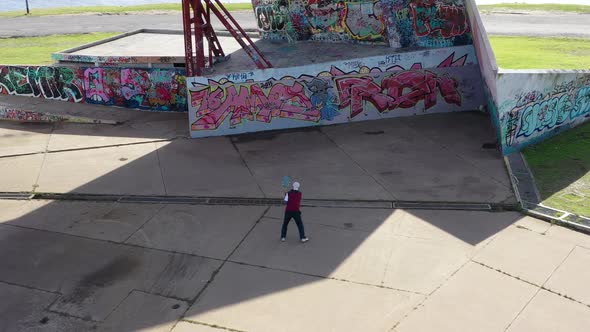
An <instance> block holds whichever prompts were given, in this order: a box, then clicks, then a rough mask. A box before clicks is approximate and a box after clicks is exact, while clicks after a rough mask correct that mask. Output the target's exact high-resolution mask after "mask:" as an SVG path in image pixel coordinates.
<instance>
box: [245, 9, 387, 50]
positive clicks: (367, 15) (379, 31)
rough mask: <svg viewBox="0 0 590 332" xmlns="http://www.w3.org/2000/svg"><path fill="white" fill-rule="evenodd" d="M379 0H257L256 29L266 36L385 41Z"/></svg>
mask: <svg viewBox="0 0 590 332" xmlns="http://www.w3.org/2000/svg"><path fill="white" fill-rule="evenodd" d="M378 2H379V1H378V0H377V1H375V0H357V1H349V2H345V1H341V0H293V1H287V0H257V1H254V2H253V6H254V12H255V14H256V20H257V24H258V28H259V30H260V31H261V32H262V34H263V37H264V38H267V39H289V40H307V39H312V40H321V41H351V40H352V41H368V42H377V43H383V42H384V41H385V23H384V21H383V15H382V13H381V7H380V6H379V5H378Z"/></svg>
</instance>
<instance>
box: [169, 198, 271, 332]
mask: <svg viewBox="0 0 590 332" xmlns="http://www.w3.org/2000/svg"><path fill="white" fill-rule="evenodd" d="M268 210H270V206H268V207H267V208H266V209H264V211H263V212H262V214H261V215H260V217H259V218H258V220H256V222H255V223H254V224H253V225H252V227H250V229H249V230H248V232H247V233H246V234H245V235H244V237H243V238H242V239H241V240H240V242H239V243H238V244H237V245H236V246H235V247H234V249H233V250H232V251H231V252H230V253H229V254H228V255H227V257H225V259H224V260H223V261H222V262H221V264H220V265H219V267H218V268H217V269H216V270H215V271H213V273H212V274H211V278H209V280H208V281H207V283H206V284H205V286H204V287H203V288H202V289H201V290H200V291H199V293H198V294H197V295H196V296H195V297H194V299H193V300H192V301H189V303H188V306H187V307H186V310H185V311H184V312H183V313H182V315H181V316H180V317H181V319H180V320H178V321H177V322H176V323H174V326H173V327H172V329H174V328H175V327H176V324H178V322H179V321H184V320H186V319H185V316H186V314H187V312H188V311H189V309H190V308H191V307H192V306H193V304H195V303H196V302H197V300H198V299H199V298H200V297H201V295H203V294H204V293H205V291H206V290H207V288H209V286H210V285H211V284H212V283H213V281H214V280H215V277H217V275H218V274H219V271H221V269H222V268H223V267H224V266H225V263H227V262H228V261H229V258H230V257H231V256H232V255H233V254H234V253H235V252H236V251H237V250H238V248H239V247H240V246H241V245H242V243H244V241H246V238H247V237H248V236H249V235H250V233H252V231H253V230H254V228H256V226H258V224H259V223H260V222H261V221H262V219H263V218H264V216H265V215H266V213H267V212H268Z"/></svg>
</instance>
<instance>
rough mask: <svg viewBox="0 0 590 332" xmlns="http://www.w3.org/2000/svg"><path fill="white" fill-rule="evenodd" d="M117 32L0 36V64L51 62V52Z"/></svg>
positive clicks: (106, 36) (39, 63)
mask: <svg viewBox="0 0 590 332" xmlns="http://www.w3.org/2000/svg"><path fill="white" fill-rule="evenodd" d="M117 34H118V33H113V32H106V33H88V34H72V35H53V36H44V37H26V38H0V64H3V65H41V64H51V63H53V60H51V54H52V53H54V52H58V51H63V50H66V49H68V48H72V47H76V46H80V45H82V44H86V43H90V42H94V41H97V40H100V39H104V38H108V37H111V36H114V35H117Z"/></svg>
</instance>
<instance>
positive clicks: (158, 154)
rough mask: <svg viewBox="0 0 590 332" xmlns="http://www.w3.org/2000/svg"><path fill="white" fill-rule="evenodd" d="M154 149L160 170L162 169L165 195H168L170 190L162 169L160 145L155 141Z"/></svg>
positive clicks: (161, 174)
mask: <svg viewBox="0 0 590 332" xmlns="http://www.w3.org/2000/svg"><path fill="white" fill-rule="evenodd" d="M154 150H155V151H156V159H158V170H159V171H160V177H161V178H162V186H163V187H164V195H166V196H168V190H167V189H166V181H165V180H164V170H163V169H162V163H161V162H160V152H158V150H160V149H158V145H157V144H156V143H154Z"/></svg>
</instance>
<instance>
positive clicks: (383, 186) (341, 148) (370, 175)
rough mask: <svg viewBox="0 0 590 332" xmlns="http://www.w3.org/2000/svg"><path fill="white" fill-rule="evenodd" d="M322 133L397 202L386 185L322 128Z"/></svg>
mask: <svg viewBox="0 0 590 332" xmlns="http://www.w3.org/2000/svg"><path fill="white" fill-rule="evenodd" d="M319 132H320V133H322V134H324V136H326V138H327V139H328V140H329V141H330V142H331V143H332V144H334V146H336V147H337V148H338V150H340V152H342V153H344V155H345V156H346V157H348V159H350V161H352V162H353V163H354V164H355V165H356V166H357V167H358V168H360V169H361V170H362V171H363V172H364V173H365V174H366V175H367V176H368V177H370V178H371V179H373V181H375V183H376V184H378V185H379V186H380V187H381V188H383V190H385V192H386V193H388V194H389V195H391V197H392V198H393V199H394V200H397V197H396V196H395V195H394V194H393V193H392V192H391V191H389V190H388V189H387V187H385V185H384V184H383V183H381V182H379V181H378V180H377V179H376V178H375V177H374V176H373V175H372V174H371V173H369V171H367V170H366V169H365V168H364V167H363V166H361V165H360V164H359V163H358V162H357V161H356V160H355V159H354V158H353V157H352V156H351V155H350V154H349V153H348V152H347V151H346V150H345V149H344V148H343V147H341V146H340V145H338V143H336V141H334V139H332V137H330V135H328V134H327V133H326V132H324V131H323V130H322V128H320V130H319Z"/></svg>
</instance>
